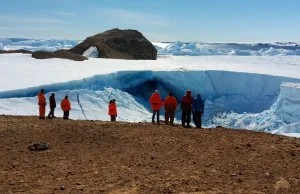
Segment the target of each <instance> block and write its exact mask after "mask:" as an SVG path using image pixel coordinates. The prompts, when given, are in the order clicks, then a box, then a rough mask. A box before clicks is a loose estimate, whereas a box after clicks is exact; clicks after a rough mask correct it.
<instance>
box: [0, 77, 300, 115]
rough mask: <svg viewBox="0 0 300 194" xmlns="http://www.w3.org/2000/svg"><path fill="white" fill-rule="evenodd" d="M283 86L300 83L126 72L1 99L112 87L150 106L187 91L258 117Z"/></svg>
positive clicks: (8, 94)
mask: <svg viewBox="0 0 300 194" xmlns="http://www.w3.org/2000/svg"><path fill="white" fill-rule="evenodd" d="M283 82H295V83H300V80H299V79H294V78H287V77H279V76H270V75H264V74H251V73H240V72H228V71H187V72H182V71H124V72H116V73H112V74H107V75H96V76H93V77H90V78H86V79H82V80H75V81H71V82H65V83H57V84H51V85H44V86H39V87H34V88H27V89H22V90H14V91H5V92H0V98H12V97H32V96H36V95H37V93H38V91H39V90H40V89H41V88H44V89H45V90H46V92H47V91H48V92H49V91H54V92H56V91H60V90H79V89H87V90H94V91H95V90H103V89H104V88H105V87H112V88H114V89H119V90H122V91H125V92H127V93H129V94H131V95H133V96H134V97H136V98H138V99H141V100H143V101H144V102H148V99H149V96H150V95H151V94H152V92H153V91H154V90H155V89H159V90H160V93H161V96H162V97H163V98H165V97H166V96H167V95H168V93H169V91H172V92H173V93H174V95H175V97H176V98H177V99H178V100H180V99H181V98H182V96H183V95H184V94H185V93H186V90H192V92H193V95H194V96H195V95H196V93H198V92H199V93H201V94H202V96H203V97H204V98H205V99H206V100H210V101H215V100H217V99H218V100H219V102H220V103H219V104H220V105H219V106H218V109H219V110H220V111H234V112H236V113H243V112H249V113H258V112H262V111H264V110H267V109H269V108H270V107H271V105H272V104H273V103H274V101H275V99H276V97H277V96H278V94H279V91H280V84H281V83H283Z"/></svg>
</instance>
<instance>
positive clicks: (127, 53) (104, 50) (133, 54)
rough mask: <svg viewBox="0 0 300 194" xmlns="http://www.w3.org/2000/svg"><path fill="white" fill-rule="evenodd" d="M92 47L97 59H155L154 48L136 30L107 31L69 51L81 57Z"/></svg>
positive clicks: (155, 52) (155, 51) (89, 38)
mask: <svg viewBox="0 0 300 194" xmlns="http://www.w3.org/2000/svg"><path fill="white" fill-rule="evenodd" d="M93 46H94V47H96V48H97V50H98V52H99V56H98V57H99V58H112V59H146V60H155V59H156V58H157V50H156V48H155V47H154V46H153V45H152V43H151V42H150V41H148V40H147V39H146V38H145V37H144V36H143V34H142V33H140V32H139V31H137V30H120V29H112V30H108V31H105V32H103V33H100V34H96V35H94V36H91V37H88V38H87V39H85V40H84V41H83V42H82V43H80V44H78V45H77V46H75V47H74V48H72V49H70V51H71V52H73V53H77V54H79V55H82V54H83V53H84V52H85V51H86V50H88V49H89V48H90V47H93Z"/></svg>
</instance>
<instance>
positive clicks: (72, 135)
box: [0, 116, 300, 194]
mask: <svg viewBox="0 0 300 194" xmlns="http://www.w3.org/2000/svg"><path fill="white" fill-rule="evenodd" d="M0 142H1V144H0V145H1V146H0V182H1V184H0V193H33V194H34V193H90V194H93V193H95V194H98V193H109V194H117V193H130V194H137V193H155V194H159V193H168V194H170V193H181V194H186V193H196V194H202V193H203V194H204V193H209V194H214V193H285V194H288V193H292V194H295V193H300V167H299V164H300V139H297V138H290V137H285V136H279V135H272V134H268V133H258V132H253V131H247V130H231V129H225V128H217V129H201V130H199V129H186V128H182V127H181V126H180V125H179V126H175V127H172V126H166V125H163V124H162V125H153V124H151V123H122V122H114V123H112V122H103V121H74V120H67V121H66V120H62V119H53V120H39V119H38V118H37V117H19V116H0ZM38 142H46V143H48V144H49V149H48V150H45V151H30V150H29V149H28V146H29V145H31V144H33V143H38Z"/></svg>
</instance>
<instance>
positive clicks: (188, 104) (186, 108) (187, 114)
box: [180, 90, 194, 127]
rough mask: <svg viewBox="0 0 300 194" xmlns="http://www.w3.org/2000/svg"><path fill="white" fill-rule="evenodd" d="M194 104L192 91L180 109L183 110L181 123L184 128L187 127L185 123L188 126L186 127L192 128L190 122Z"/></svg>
mask: <svg viewBox="0 0 300 194" xmlns="http://www.w3.org/2000/svg"><path fill="white" fill-rule="evenodd" d="M193 102H194V98H193V97H192V91H191V90H188V91H187V92H186V95H185V96H183V98H182V100H181V103H180V109H181V110H182V115H181V123H182V126H183V127H185V123H186V124H187V126H186V127H191V126H190V122H191V114H192V105H193Z"/></svg>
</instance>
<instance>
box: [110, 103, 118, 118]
mask: <svg viewBox="0 0 300 194" xmlns="http://www.w3.org/2000/svg"><path fill="white" fill-rule="evenodd" d="M108 115H110V121H116V117H117V115H118V113H117V105H116V100H115V99H112V100H110V101H109V104H108Z"/></svg>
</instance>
